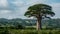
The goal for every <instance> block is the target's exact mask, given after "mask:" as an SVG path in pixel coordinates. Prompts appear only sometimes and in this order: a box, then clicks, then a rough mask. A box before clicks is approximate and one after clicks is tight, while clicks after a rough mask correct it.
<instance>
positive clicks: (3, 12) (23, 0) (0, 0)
mask: <svg viewBox="0 0 60 34" xmlns="http://www.w3.org/2000/svg"><path fill="white" fill-rule="evenodd" d="M48 2H49V0H0V18H8V19H12V18H27V17H25V16H24V13H25V12H26V10H27V8H28V7H29V6H31V5H34V4H38V3H44V4H49V3H48ZM50 2H52V1H50ZM49 5H51V6H52V7H53V11H54V12H55V13H56V16H55V17H60V16H59V11H60V10H59V9H60V3H52V4H49Z"/></svg>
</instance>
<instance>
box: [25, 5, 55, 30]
mask: <svg viewBox="0 0 60 34" xmlns="http://www.w3.org/2000/svg"><path fill="white" fill-rule="evenodd" d="M47 15H50V16H54V15H55V13H54V12H52V7H51V6H49V5H46V4H36V5H33V6H30V7H29V8H28V11H27V12H26V13H25V16H27V17H35V18H37V30H39V29H42V26H41V20H42V19H43V18H50V17H49V16H47Z"/></svg>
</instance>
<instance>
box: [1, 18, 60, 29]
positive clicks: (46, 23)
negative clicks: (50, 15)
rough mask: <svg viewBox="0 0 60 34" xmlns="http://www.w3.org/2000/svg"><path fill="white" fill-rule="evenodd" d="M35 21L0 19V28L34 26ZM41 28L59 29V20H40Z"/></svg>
mask: <svg viewBox="0 0 60 34" xmlns="http://www.w3.org/2000/svg"><path fill="white" fill-rule="evenodd" d="M36 22H37V21H36V19H21V18H16V19H5V18H0V27H10V26H17V25H22V26H35V25H36ZM42 27H46V28H60V19H50V20H42Z"/></svg>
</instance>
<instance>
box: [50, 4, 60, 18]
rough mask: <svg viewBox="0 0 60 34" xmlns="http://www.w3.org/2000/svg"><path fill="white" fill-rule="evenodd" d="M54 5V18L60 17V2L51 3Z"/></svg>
mask: <svg viewBox="0 0 60 34" xmlns="http://www.w3.org/2000/svg"><path fill="white" fill-rule="evenodd" d="M50 5H51V6H52V9H53V11H54V12H55V14H56V15H55V16H54V18H60V15H59V14H60V3H52V4H50Z"/></svg>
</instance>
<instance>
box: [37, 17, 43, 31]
mask: <svg viewBox="0 0 60 34" xmlns="http://www.w3.org/2000/svg"><path fill="white" fill-rule="evenodd" d="M41 20H42V18H41V17H38V18H37V30H41V29H42V25H41Z"/></svg>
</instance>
